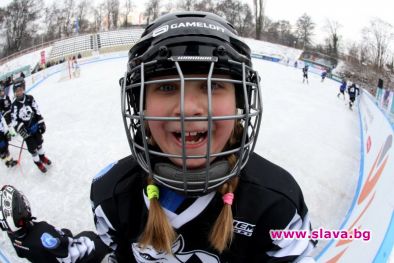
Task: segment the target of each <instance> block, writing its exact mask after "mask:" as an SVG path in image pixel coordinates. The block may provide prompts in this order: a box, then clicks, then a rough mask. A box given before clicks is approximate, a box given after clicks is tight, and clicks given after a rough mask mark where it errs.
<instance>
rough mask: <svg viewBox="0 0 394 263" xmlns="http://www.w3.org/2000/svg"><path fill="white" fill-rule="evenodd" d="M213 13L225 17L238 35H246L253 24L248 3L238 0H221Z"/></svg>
mask: <svg viewBox="0 0 394 263" xmlns="http://www.w3.org/2000/svg"><path fill="white" fill-rule="evenodd" d="M215 13H216V14H218V15H219V16H222V17H224V18H226V20H227V21H228V22H230V23H231V24H232V25H233V26H234V28H235V29H236V30H237V31H238V33H239V34H240V35H248V34H249V30H250V28H251V26H252V25H253V15H252V11H251V9H250V7H249V5H248V4H243V3H242V2H241V1H240V0H222V1H221V2H219V3H218V4H217V5H216V8H215Z"/></svg>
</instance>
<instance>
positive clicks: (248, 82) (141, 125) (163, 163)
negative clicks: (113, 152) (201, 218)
mask: <svg viewBox="0 0 394 263" xmlns="http://www.w3.org/2000/svg"><path fill="white" fill-rule="evenodd" d="M187 25H188V26H189V27H193V30H191V29H190V28H187ZM185 27H186V28H185ZM169 76H171V77H170V78H169ZM223 76H226V77H223ZM192 81H195V82H196V81H197V82H199V83H205V87H206V102H204V105H206V109H205V110H204V114H199V115H197V116H195V115H190V114H188V113H187V112H185V108H187V106H188V105H185V94H186V93H187V92H188V85H187V83H189V82H192ZM217 82H223V83H231V85H233V87H234V93H235V104H236V108H237V110H236V112H235V113H232V114H230V115H225V116H224V115H219V116H216V115H215V114H214V113H215V112H214V111H213V109H214V108H215V107H220V105H213V102H214V98H213V95H212V92H213V89H214V88H213V86H214V85H215V83H217ZM120 83H121V86H122V113H123V120H124V126H125V129H126V134H127V138H128V141H129V144H130V148H131V151H132V154H133V156H134V158H135V159H136V160H137V162H138V163H139V165H140V166H141V167H142V169H143V170H144V171H145V172H146V173H148V175H149V176H151V177H152V178H153V179H154V180H155V181H156V182H157V183H158V184H161V185H164V186H166V187H169V188H171V189H174V190H176V191H180V192H183V193H185V194H187V195H202V194H205V193H208V192H210V191H213V190H215V189H217V188H218V187H219V186H220V185H222V184H223V183H225V182H226V181H228V180H229V179H230V178H231V177H233V176H237V175H240V171H241V169H242V168H243V167H244V166H245V165H246V163H247V161H248V158H249V155H250V153H251V152H253V149H254V146H255V143H256V139H257V135H258V131H259V126H260V120H261V114H262V103H261V97H260V90H259V77H258V74H257V72H256V71H254V70H253V68H252V67H251V60H250V50H249V48H248V47H247V45H246V44H244V43H243V42H242V41H241V40H239V39H238V37H237V35H236V34H235V31H234V30H233V29H232V28H231V27H230V25H229V24H227V23H226V22H225V21H224V20H223V19H222V18H220V17H218V16H216V15H213V14H208V13H202V12H183V13H180V14H170V15H166V16H164V17H162V18H159V20H158V21H157V22H154V23H153V24H152V25H150V26H149V27H148V28H147V29H146V31H145V33H144V34H143V36H142V38H141V40H140V41H139V42H138V43H137V44H136V45H135V46H134V47H132V48H131V50H130V52H129V63H128V71H127V73H126V75H125V77H124V78H122V79H121V81H120ZM168 83H172V84H174V83H175V84H176V86H177V89H178V93H177V94H178V97H177V98H178V100H179V101H177V105H179V110H178V114H170V115H169V116H162V115H160V116H152V115H147V114H146V112H147V109H146V102H147V101H146V100H147V96H146V94H147V88H148V87H150V86H152V85H155V86H160V87H162V86H165V85H166V84H168ZM221 121H222V122H223V121H232V122H233V123H234V130H233V135H232V137H231V139H230V140H229V141H228V142H227V143H226V145H225V146H224V147H223V149H220V150H215V151H213V150H212V146H213V145H214V144H215V140H214V136H215V130H214V127H215V124H216V123H219V122H221ZM153 122H166V123H167V122H168V123H170V122H171V123H172V124H173V125H174V126H176V127H177V128H176V132H174V134H175V135H174V136H175V137H177V142H179V145H180V146H179V148H180V150H179V153H169V152H164V151H163V150H162V149H161V148H160V147H158V145H157V144H155V143H152V142H153V141H154V139H155V138H152V135H151V131H150V130H149V124H150V123H153ZM197 122H198V123H200V124H201V123H202V124H203V125H202V126H203V127H204V129H203V130H201V131H199V132H190V130H189V131H188V129H187V127H188V126H189V125H190V124H192V123H197ZM190 136H195V137H193V138H195V141H199V142H201V141H204V147H205V150H204V152H203V153H201V154H189V150H188V147H189V146H190V145H188V143H187V141H188V139H189V140H190ZM152 139H153V140H152ZM193 159H198V160H205V161H204V162H203V165H202V166H201V167H199V168H193V167H190V165H188V163H190V162H192V161H191V160H193ZM229 160H232V161H229ZM175 163H176V164H175Z"/></svg>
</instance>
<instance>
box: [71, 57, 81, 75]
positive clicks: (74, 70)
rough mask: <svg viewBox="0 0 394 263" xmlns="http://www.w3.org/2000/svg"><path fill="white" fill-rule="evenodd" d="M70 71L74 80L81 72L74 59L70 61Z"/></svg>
mask: <svg viewBox="0 0 394 263" xmlns="http://www.w3.org/2000/svg"><path fill="white" fill-rule="evenodd" d="M72 70H73V77H74V78H79V76H80V73H81V71H80V68H79V64H78V61H77V59H76V58H75V57H74V58H73V60H72Z"/></svg>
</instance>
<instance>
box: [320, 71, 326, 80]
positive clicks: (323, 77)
mask: <svg viewBox="0 0 394 263" xmlns="http://www.w3.org/2000/svg"><path fill="white" fill-rule="evenodd" d="M326 76H327V71H323V72H322V73H321V82H323V81H324V79H325V78H326Z"/></svg>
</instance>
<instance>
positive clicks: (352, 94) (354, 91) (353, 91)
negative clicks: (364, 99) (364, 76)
mask: <svg viewBox="0 0 394 263" xmlns="http://www.w3.org/2000/svg"><path fill="white" fill-rule="evenodd" d="M347 93H348V94H349V109H350V110H352V109H353V108H352V107H353V104H354V101H355V100H356V96H358V95H360V89H359V88H358V87H357V85H356V83H353V84H352V85H350V87H349V88H348V89H347Z"/></svg>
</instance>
